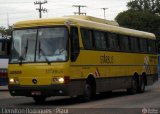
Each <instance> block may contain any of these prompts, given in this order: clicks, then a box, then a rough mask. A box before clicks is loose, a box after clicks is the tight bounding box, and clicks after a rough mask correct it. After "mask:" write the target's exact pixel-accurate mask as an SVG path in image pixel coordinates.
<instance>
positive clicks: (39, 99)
mask: <svg viewBox="0 0 160 114" xmlns="http://www.w3.org/2000/svg"><path fill="white" fill-rule="evenodd" d="M46 98H47V97H46V96H34V97H33V100H34V101H35V103H37V104H40V103H44V102H45V100H46Z"/></svg>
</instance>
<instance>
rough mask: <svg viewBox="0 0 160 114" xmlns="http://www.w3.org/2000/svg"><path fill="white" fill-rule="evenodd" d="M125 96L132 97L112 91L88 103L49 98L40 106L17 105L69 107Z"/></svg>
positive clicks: (121, 92)
mask: <svg viewBox="0 0 160 114" xmlns="http://www.w3.org/2000/svg"><path fill="white" fill-rule="evenodd" d="M148 92H150V90H146V91H145V93H148ZM145 93H140V94H145ZM134 95H139V94H134ZM125 96H132V95H130V94H128V93H127V92H126V91H114V92H104V93H101V94H96V95H95V97H94V98H93V99H92V100H91V101H89V102H84V101H83V100H82V98H81V97H64V98H61V99H55V98H56V97H51V98H48V100H46V102H44V103H41V104H36V103H35V102H34V101H33V102H29V103H23V104H18V105H21V106H26V105H27V106H37V107H39V106H70V105H74V104H82V103H92V102H96V101H101V100H107V99H114V98H118V97H125Z"/></svg>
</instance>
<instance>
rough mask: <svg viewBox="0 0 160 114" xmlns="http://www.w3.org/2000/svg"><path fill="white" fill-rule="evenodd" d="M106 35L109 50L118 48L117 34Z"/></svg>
mask: <svg viewBox="0 0 160 114" xmlns="http://www.w3.org/2000/svg"><path fill="white" fill-rule="evenodd" d="M107 35H108V45H109V50H120V46H119V40H118V37H117V34H114V33H108V34H107Z"/></svg>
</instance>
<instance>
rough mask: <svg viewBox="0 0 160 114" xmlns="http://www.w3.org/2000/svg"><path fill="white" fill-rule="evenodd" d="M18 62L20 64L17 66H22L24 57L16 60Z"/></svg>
mask: <svg viewBox="0 0 160 114" xmlns="http://www.w3.org/2000/svg"><path fill="white" fill-rule="evenodd" d="M18 60H19V61H20V62H19V65H22V61H23V60H25V59H24V57H22V56H20V57H19V58H18Z"/></svg>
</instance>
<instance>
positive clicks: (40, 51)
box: [38, 41, 51, 65]
mask: <svg viewBox="0 0 160 114" xmlns="http://www.w3.org/2000/svg"><path fill="white" fill-rule="evenodd" d="M40 53H42V55H43V56H44V58H45V60H46V62H47V63H48V64H49V65H50V64H51V62H50V61H49V60H48V58H47V57H46V54H45V53H44V51H43V50H42V49H41V42H40V41H39V51H38V56H39V57H40Z"/></svg>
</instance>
